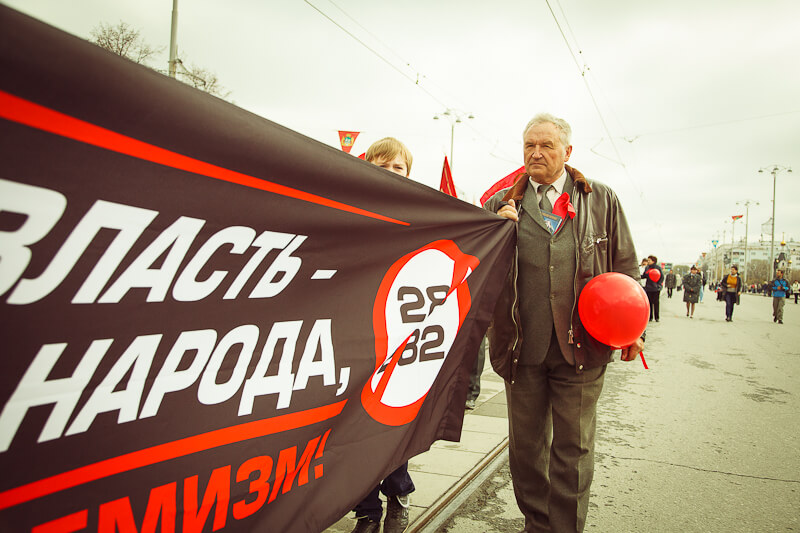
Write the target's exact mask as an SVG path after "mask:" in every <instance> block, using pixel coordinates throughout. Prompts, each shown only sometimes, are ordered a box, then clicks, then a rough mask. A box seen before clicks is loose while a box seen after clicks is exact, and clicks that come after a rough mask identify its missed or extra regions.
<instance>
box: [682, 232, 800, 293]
mask: <svg viewBox="0 0 800 533" xmlns="http://www.w3.org/2000/svg"><path fill="white" fill-rule="evenodd" d="M744 244H745V243H744V239H741V240H739V241H737V242H736V244H735V245H732V244H731V243H729V242H727V243H724V244H722V243H720V244H718V245H717V247H716V249H715V248H711V250H709V251H708V252H706V256H705V258H703V257H702V256H701V257H700V258H699V259H698V261H697V263H698V264H700V265H705V266H706V267H707V269H708V272H709V276H710V277H712V278H713V279H719V278H721V277H722V273H723V272H724V273H727V272H728V269H729V268H730V266H731V265H736V266H738V267H739V273H741V274H742V275H745V274H747V277H746V278H745V281H746V282H747V283H757V282H761V281H764V280H762V279H751V276H750V275H749V274H751V273H753V272H754V271H753V270H750V269H751V268H756V271H757V272H758V273H759V274H760V276H759V277H762V278H767V279H772V272H771V270H769V268H767V271H766V272H762V271H760V270H757V267H758V265H759V263H760V264H761V265H764V264H766V265H767V267H768V265H769V248H770V240H769V239H762V240H759V241H755V242H748V243H747V265H745V257H744V253H745V245H744ZM774 254H775V259H777V261H778V265H777V268H780V269H781V270H783V271H784V272H785V273H786V279H788V280H794V279H800V263H798V259H800V241H796V240H793V239H792V240H786V241H778V240H776V241H775V249H774ZM754 261H757V263H753V262H754ZM764 262H766V263H764ZM762 270H763V269H762ZM748 271H749V272H748Z"/></svg>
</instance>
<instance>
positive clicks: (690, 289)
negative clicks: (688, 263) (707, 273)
mask: <svg viewBox="0 0 800 533" xmlns="http://www.w3.org/2000/svg"><path fill="white" fill-rule="evenodd" d="M702 286H703V278H701V277H700V274H699V273H698V272H697V267H696V266H695V265H692V268H691V269H690V270H689V273H688V274H686V275H685V276H683V301H684V302H686V316H688V317H689V318H694V306H695V304H696V303H697V299H698V298H699V297H700V289H701V288H702Z"/></svg>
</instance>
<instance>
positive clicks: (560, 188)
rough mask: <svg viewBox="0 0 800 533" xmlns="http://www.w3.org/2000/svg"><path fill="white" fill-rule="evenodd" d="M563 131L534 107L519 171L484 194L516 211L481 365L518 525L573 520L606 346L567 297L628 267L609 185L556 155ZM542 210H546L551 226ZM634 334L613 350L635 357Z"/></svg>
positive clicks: (632, 272)
mask: <svg viewBox="0 0 800 533" xmlns="http://www.w3.org/2000/svg"><path fill="white" fill-rule="evenodd" d="M570 137H571V128H570V126H569V124H567V122H566V121H564V120H563V119H560V118H556V117H554V116H552V115H547V114H540V115H537V116H536V117H534V118H533V120H531V121H530V122H529V123H528V125H527V126H526V127H525V130H524V132H523V153H524V158H525V174H523V175H522V176H521V177H520V179H518V180H517V182H516V183H515V184H514V185H513V186H512V187H511V188H509V189H505V190H502V191H500V192H498V193H497V194H495V195H494V196H492V197H491V198H490V199H489V200H488V201H487V202H486V204H485V205H484V208H485V209H487V210H488V211H491V212H492V213H497V214H498V215H500V216H503V217H505V218H508V219H510V220H513V221H515V222H516V223H517V245H516V246H517V257H518V260H517V261H516V262H515V263H514V264H513V265H512V269H513V272H512V275H511V276H509V277H508V278H507V282H506V285H505V286H504V288H503V290H502V292H501V294H500V296H499V298H498V303H497V305H496V307H495V312H494V317H493V320H492V326H491V327H490V328H489V332H488V336H489V346H490V348H489V356H490V359H491V362H492V367H493V368H494V370H495V371H496V372H497V373H498V374H499V375H500V376H501V377H502V378H503V379H504V380H505V386H506V399H507V404H508V422H509V447H508V449H509V465H510V468H511V478H512V482H513V485H514V495H515V496H516V500H517V505H518V506H519V509H520V511H521V512H522V514H523V515H524V516H525V531H553V532H566V531H569V532H572V533H575V532H581V531H583V529H584V526H585V523H586V515H587V512H588V510H589V492H590V487H591V483H592V477H593V475H594V439H595V425H596V420H597V401H598V398H599V397H600V392H601V391H602V389H603V379H604V377H605V369H606V364H607V363H609V362H610V361H611V358H612V355H613V351H614V349H613V348H611V347H610V346H606V345H604V344H602V343H600V342H599V341H597V340H596V339H593V338H592V337H591V336H589V334H588V333H587V332H586V330H585V329H584V327H583V324H582V323H581V319H580V315H579V314H578V311H577V303H578V299H579V297H580V295H581V291H582V290H583V288H584V286H585V285H586V284H587V283H588V282H589V280H591V279H592V278H593V277H595V276H597V275H599V274H603V273H604V272H610V271H614V272H621V273H624V274H625V275H628V276H630V277H631V278H633V279H637V277H638V276H639V270H638V269H637V267H636V252H635V250H634V246H633V236H632V235H631V232H630V229H629V228H628V223H627V221H626V218H625V213H624V212H623V210H622V206H621V205H620V203H619V197H618V196H617V195H616V194H615V193H614V192H613V191H612V190H611V189H610V188H609V187H608V186H606V185H604V184H602V183H599V182H596V181H589V180H588V179H587V178H586V177H584V176H583V174H581V173H580V172H579V171H578V170H576V169H574V168H572V167H570V166H568V165H565V162H566V161H567V160H568V159H569V157H570V154H571V153H572V145H571V144H570ZM552 211H557V212H558V213H561V216H559V215H557V214H554V213H552ZM553 217H556V218H557V219H558V220H556V219H554V218H553ZM545 219H548V220H556V221H557V224H556V225H555V228H554V230H551V229H550V227H548V225H547V224H546V223H545ZM586 243H589V244H588V245H587V244H586ZM520 341H521V342H520ZM643 346H644V339H643V338H641V339H637V340H636V342H634V343H633V344H632V345H631V346H629V347H627V348H623V350H622V359H623V360H624V361H632V360H634V359H636V358H637V357H638V354H639V351H640V350H641V349H642V347H643Z"/></svg>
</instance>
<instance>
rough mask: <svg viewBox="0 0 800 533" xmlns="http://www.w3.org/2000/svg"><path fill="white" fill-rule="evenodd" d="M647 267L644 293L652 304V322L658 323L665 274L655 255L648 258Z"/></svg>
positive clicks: (644, 274)
mask: <svg viewBox="0 0 800 533" xmlns="http://www.w3.org/2000/svg"><path fill="white" fill-rule="evenodd" d="M646 261H647V266H646V267H645V268H644V272H642V279H643V280H645V284H644V292H645V293H646V294H647V299H648V300H649V302H650V322H652V321H653V320H655V321H656V322H658V320H659V316H658V303H659V298H660V296H661V288H662V287H663V282H664V272H663V271H662V270H661V267H660V266H658V258H657V257H656V256H654V255H649V256H647V260H646Z"/></svg>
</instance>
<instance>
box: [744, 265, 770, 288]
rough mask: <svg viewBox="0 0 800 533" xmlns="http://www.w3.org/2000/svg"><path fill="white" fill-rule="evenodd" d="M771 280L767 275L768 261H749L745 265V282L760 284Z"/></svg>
mask: <svg viewBox="0 0 800 533" xmlns="http://www.w3.org/2000/svg"><path fill="white" fill-rule="evenodd" d="M769 279H771V277H770V275H769V261H767V260H766V259H751V260H750V262H749V263H748V264H747V280H746V281H747V282H748V283H761V282H762V281H766V280H769Z"/></svg>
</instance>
